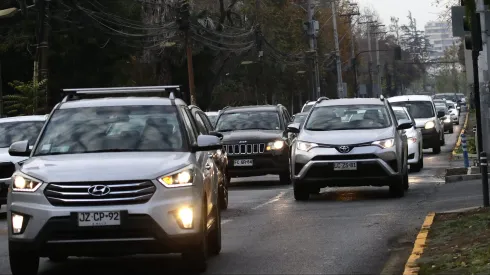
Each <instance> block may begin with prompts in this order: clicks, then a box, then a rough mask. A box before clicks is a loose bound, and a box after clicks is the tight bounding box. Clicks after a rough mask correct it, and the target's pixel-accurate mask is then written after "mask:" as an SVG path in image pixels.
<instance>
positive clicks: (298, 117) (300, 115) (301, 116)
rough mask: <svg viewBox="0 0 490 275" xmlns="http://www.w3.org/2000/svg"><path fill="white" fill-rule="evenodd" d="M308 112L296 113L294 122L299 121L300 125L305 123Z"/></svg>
mask: <svg viewBox="0 0 490 275" xmlns="http://www.w3.org/2000/svg"><path fill="white" fill-rule="evenodd" d="M308 114H309V113H308V112H304V113H297V114H295V115H294V116H293V123H299V125H300V126H301V125H303V123H304V122H305V120H306V117H307V116H308Z"/></svg>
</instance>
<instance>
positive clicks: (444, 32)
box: [425, 21, 460, 59]
mask: <svg viewBox="0 0 490 275" xmlns="http://www.w3.org/2000/svg"><path fill="white" fill-rule="evenodd" d="M425 36H426V37H427V39H429V42H430V44H431V47H432V48H431V51H430V59H438V58H441V57H443V56H444V52H445V51H446V50H447V49H448V48H449V47H451V46H453V45H457V44H459V43H460V39H459V38H458V37H453V35H452V28H451V25H450V23H448V22H444V21H430V22H428V23H427V24H426V25H425Z"/></svg>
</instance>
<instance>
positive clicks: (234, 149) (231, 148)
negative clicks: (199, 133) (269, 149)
mask: <svg viewBox="0 0 490 275" xmlns="http://www.w3.org/2000/svg"><path fill="white" fill-rule="evenodd" d="M223 150H224V151H225V152H226V153H227V154H228V155H230V156H233V155H255V154H262V153H264V152H265V143H254V144H228V145H223Z"/></svg>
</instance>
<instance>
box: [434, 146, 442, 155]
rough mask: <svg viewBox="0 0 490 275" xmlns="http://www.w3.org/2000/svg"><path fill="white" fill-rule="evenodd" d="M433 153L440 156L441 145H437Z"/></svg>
mask: <svg viewBox="0 0 490 275" xmlns="http://www.w3.org/2000/svg"><path fill="white" fill-rule="evenodd" d="M432 152H433V153H434V154H440V153H441V145H437V146H436V147H432Z"/></svg>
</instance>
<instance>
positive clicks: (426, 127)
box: [424, 121, 436, 129]
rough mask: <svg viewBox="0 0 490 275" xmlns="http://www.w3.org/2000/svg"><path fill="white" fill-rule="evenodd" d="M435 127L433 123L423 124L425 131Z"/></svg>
mask: <svg viewBox="0 0 490 275" xmlns="http://www.w3.org/2000/svg"><path fill="white" fill-rule="evenodd" d="M435 126H436V124H435V123H434V121H429V122H427V123H426V124H425V127H424V128H425V129H432V128H434V127H435Z"/></svg>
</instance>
